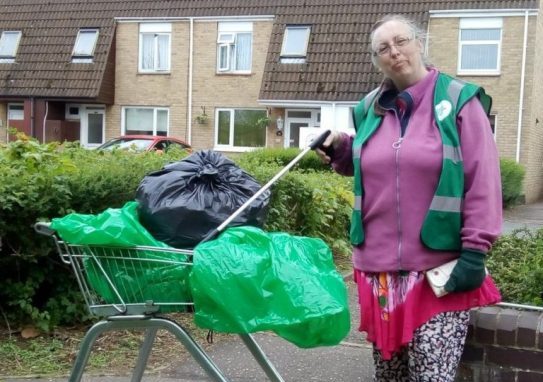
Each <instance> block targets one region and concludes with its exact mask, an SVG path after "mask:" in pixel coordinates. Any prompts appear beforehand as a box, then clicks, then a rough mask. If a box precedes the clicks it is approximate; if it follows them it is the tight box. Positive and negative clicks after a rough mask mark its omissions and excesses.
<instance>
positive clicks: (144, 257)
mask: <svg viewBox="0 0 543 382" xmlns="http://www.w3.org/2000/svg"><path fill="white" fill-rule="evenodd" d="M329 134H330V131H325V132H324V133H323V134H322V135H321V136H320V137H318V138H317V139H315V140H314V141H313V142H311V144H310V145H309V146H308V147H307V148H306V149H304V150H303V151H302V152H300V154H298V156H297V157H296V158H294V159H293V160H292V161H291V162H290V163H289V164H287V165H286V166H285V167H284V168H283V169H282V170H281V171H280V172H279V173H278V174H276V175H275V176H274V177H273V178H272V179H271V180H270V181H269V182H268V183H267V184H266V185H264V186H263V187H262V188H261V189H260V190H259V191H257V192H256V193H255V194H254V195H253V196H252V197H251V198H249V199H248V200H247V201H246V202H245V203H244V204H243V205H242V206H241V207H240V208H239V209H238V210H236V211H235V212H234V213H233V214H232V215H231V216H230V217H228V219H226V220H225V221H224V222H223V223H222V224H221V225H220V226H219V227H218V228H217V229H215V230H214V231H213V232H211V233H210V234H209V235H208V236H207V237H206V238H205V239H204V240H203V241H207V240H210V239H212V238H214V237H215V236H216V235H218V234H219V233H220V232H222V231H223V230H224V229H225V228H226V227H227V226H228V224H229V223H230V222H231V221H232V220H233V219H235V218H236V217H237V216H238V215H239V214H240V213H241V212H242V211H243V210H244V209H245V208H246V207H247V206H248V205H250V204H251V203H252V202H253V201H254V200H255V199H256V198H258V197H259V196H260V195H261V194H262V193H263V192H264V191H265V190H267V189H268V188H269V187H270V186H271V185H272V184H273V183H274V182H275V181H276V180H277V179H279V178H280V177H281V176H282V175H283V174H285V173H286V172H287V171H288V170H289V169H290V168H291V167H292V166H293V165H294V164H296V163H297V162H298V161H299V160H300V159H301V158H302V156H304V155H305V154H306V153H307V152H308V151H309V150H311V149H315V148H316V147H320V146H321V145H322V142H324V140H325V139H326V137H327V136H328V135H329ZM35 230H36V231H37V232H38V233H40V234H43V235H47V236H50V237H52V238H53V240H54V242H55V246H56V249H57V251H58V253H59V255H60V258H61V260H62V262H64V263H65V264H67V265H69V266H70V267H71V269H72V271H73V272H74V275H75V278H76V280H77V283H78V285H79V288H80V290H81V292H82V294H83V297H84V300H85V303H86V304H87V307H88V308H89V311H90V313H91V314H93V315H96V316H99V317H102V320H100V321H98V322H97V323H95V324H94V325H93V326H92V327H91V328H90V329H89V330H88V331H87V333H86V334H85V336H84V338H83V340H82V342H81V345H80V349H79V351H78V354H77V357H76V360H75V363H74V365H73V367H72V371H71V374H70V378H69V381H70V382H76V381H80V380H81V378H82V376H83V372H84V370H85V367H86V365H87V362H88V359H89V356H90V353H91V349H92V346H93V344H94V343H95V341H96V339H97V338H98V336H100V335H101V334H102V333H104V332H107V331H116V330H126V329H139V330H144V339H143V342H142V344H141V346H140V349H139V354H138V358H137V361H136V366H135V367H134V370H133V373H132V381H140V380H141V378H142V377H143V373H144V371H145V367H146V365H147V361H148V359H149V355H150V353H151V350H152V347H153V343H154V340H155V337H156V333H157V331H158V330H159V329H164V330H166V331H168V332H170V333H171V334H173V335H174V336H175V337H176V338H177V340H179V341H180V342H181V344H182V345H183V346H184V347H185V348H186V349H187V351H188V352H189V354H190V355H191V356H192V357H193V358H194V359H195V360H196V362H197V363H198V364H199V365H200V366H201V367H202V369H203V370H204V371H205V372H206V373H207V375H208V376H209V377H210V378H212V379H213V380H214V381H221V382H227V381H228V379H227V378H226V376H225V375H224V374H223V372H222V371H221V370H220V369H219V368H218V367H217V365H216V364H215V363H214V362H213V360H212V359H211V358H210V357H209V355H208V354H207V353H206V352H205V351H204V350H203V349H202V347H201V346H200V345H199V344H198V343H197V342H196V341H195V340H194V339H193V338H192V336H191V335H190V333H189V332H188V331H187V329H186V328H184V327H183V326H182V325H181V324H179V323H177V322H176V321H174V320H173V319H170V318H166V317H162V316H159V314H160V313H161V312H172V311H178V312H180V311H181V312H182V311H187V310H190V309H191V308H190V307H192V306H193V303H192V302H191V300H190V296H189V294H185V295H183V293H182V292H180V294H178V295H174V296H167V297H168V298H164V299H163V298H162V296H161V295H160V292H161V291H160V290H158V288H155V286H154V285H153V283H147V285H143V284H141V283H139V280H141V276H142V275H148V274H150V273H152V272H154V271H157V270H158V271H160V272H181V273H183V272H185V273H186V275H188V272H190V268H191V267H192V256H193V251H192V250H186V249H175V248H170V247H167V248H161V247H148V246H134V247H110V246H101V245H81V244H73V243H68V242H65V241H63V240H61V239H60V237H58V235H57V234H56V232H55V231H54V230H52V229H51V228H50V225H49V223H36V225H35ZM180 281H181V282H182V281H185V282H187V280H180ZM154 288H155V289H154ZM180 289H181V290H182V288H180ZM239 336H240V338H241V340H242V342H243V343H244V344H245V346H247V348H248V349H249V351H250V352H251V353H252V355H253V357H254V358H255V360H256V361H257V362H258V364H259V365H260V367H261V368H262V370H263V371H264V372H265V374H266V375H267V376H268V378H269V379H270V380H271V381H274V382H283V381H284V380H283V378H282V377H281V376H280V374H279V373H278V372H277V370H276V368H275V367H274V366H273V364H272V363H271V362H270V360H269V359H268V357H267V356H266V354H265V353H264V352H263V350H262V349H261V347H260V346H259V345H258V344H257V342H256V341H255V340H254V338H253V337H252V336H251V335H250V334H240V335H239Z"/></svg>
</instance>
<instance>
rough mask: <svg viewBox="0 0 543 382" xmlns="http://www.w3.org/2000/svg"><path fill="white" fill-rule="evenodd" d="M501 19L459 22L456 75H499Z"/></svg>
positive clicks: (472, 19) (476, 19) (470, 19)
mask: <svg viewBox="0 0 543 382" xmlns="http://www.w3.org/2000/svg"><path fill="white" fill-rule="evenodd" d="M501 38H502V19H501V18H488V19H482V18H469V19H461V20H460V38H459V45H460V46H459V55H458V74H471V75H477V74H483V75H484V74H500V52H501Z"/></svg>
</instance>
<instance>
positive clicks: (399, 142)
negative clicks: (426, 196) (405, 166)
mask: <svg viewBox="0 0 543 382" xmlns="http://www.w3.org/2000/svg"><path fill="white" fill-rule="evenodd" d="M403 139H404V138H403V136H400V137H399V138H398V140H397V141H396V142H394V143H393V144H392V148H393V149H394V150H395V158H396V216H397V218H398V270H401V269H402V221H401V213H400V147H401V145H402V141H403Z"/></svg>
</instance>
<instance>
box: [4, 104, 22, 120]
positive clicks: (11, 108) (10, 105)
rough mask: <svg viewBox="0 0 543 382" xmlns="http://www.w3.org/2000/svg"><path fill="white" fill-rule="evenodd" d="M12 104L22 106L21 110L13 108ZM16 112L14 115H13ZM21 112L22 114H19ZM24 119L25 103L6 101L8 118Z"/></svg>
mask: <svg viewBox="0 0 543 382" xmlns="http://www.w3.org/2000/svg"><path fill="white" fill-rule="evenodd" d="M13 106H17V107H22V108H23V110H16V111H15V110H13ZM15 113H16V115H14V114H15ZM19 113H22V114H19ZM24 119H25V104H24V103H8V120H9V121H23V120H24Z"/></svg>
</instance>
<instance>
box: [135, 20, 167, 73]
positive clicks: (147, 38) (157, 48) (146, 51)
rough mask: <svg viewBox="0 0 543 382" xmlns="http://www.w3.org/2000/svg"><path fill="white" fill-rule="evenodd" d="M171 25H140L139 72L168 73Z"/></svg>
mask: <svg viewBox="0 0 543 382" xmlns="http://www.w3.org/2000/svg"><path fill="white" fill-rule="evenodd" d="M171 34H172V24H169V23H163V24H155V23H149V24H141V25H140V44H139V45H140V46H139V51H140V54H139V71H140V72H144V73H157V72H169V71H170V49H171V46H170V44H171Z"/></svg>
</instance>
